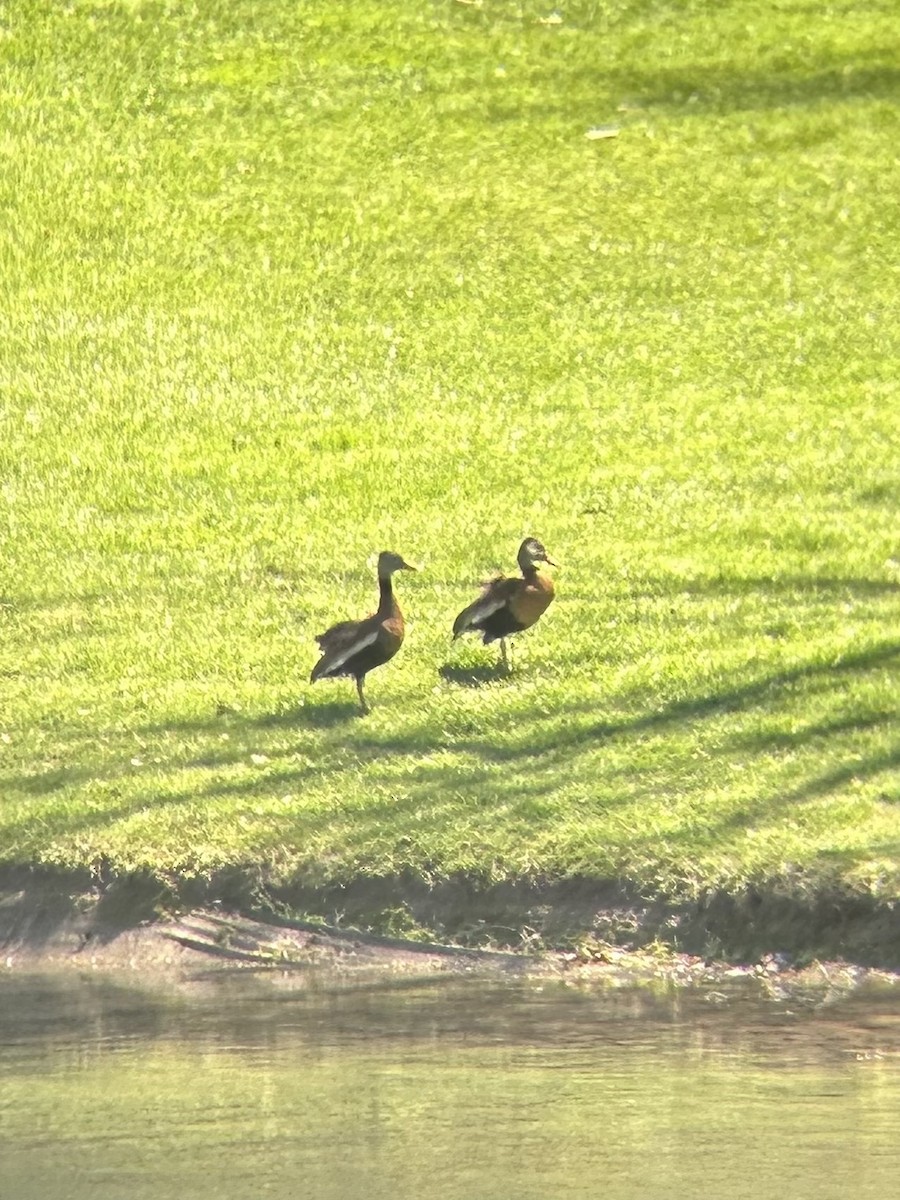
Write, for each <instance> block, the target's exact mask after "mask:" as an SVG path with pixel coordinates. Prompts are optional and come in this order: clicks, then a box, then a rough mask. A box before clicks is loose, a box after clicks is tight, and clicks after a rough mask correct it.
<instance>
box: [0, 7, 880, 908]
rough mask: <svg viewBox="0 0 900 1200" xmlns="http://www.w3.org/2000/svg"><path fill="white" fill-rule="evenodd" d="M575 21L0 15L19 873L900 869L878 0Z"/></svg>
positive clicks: (2, 700) (6, 701) (809, 877)
mask: <svg viewBox="0 0 900 1200" xmlns="http://www.w3.org/2000/svg"><path fill="white" fill-rule="evenodd" d="M251 8H252V13H251V11H250V9H251ZM546 15H547V12H546V11H545V10H544V8H543V7H541V6H539V5H530V4H526V5H512V4H491V5H488V4H485V5H482V6H479V7H476V6H465V5H454V4H446V5H445V4H416V5H394V4H388V5H385V4H377V5H376V4H370V5H366V4H354V5H352V6H351V5H326V4H309V5H305V6H300V7H297V6H285V5H281V4H279V3H273V4H270V5H268V6H265V11H260V10H259V8H258V6H255V5H254V6H246V5H241V4H238V5H219V6H215V5H214V6H213V7H212V8H211V9H209V10H208V11H206V10H204V13H203V14H200V13H193V12H190V11H187V10H185V11H184V12H175V11H173V10H169V9H165V8H160V7H158V6H154V5H152V4H148V5H119V4H109V5H93V4H80V3H76V4H74V5H70V6H69V8H68V9H67V10H63V9H59V10H56V9H46V10H45V9H43V8H41V7H40V6H36V5H30V4H24V3H23V4H19V5H16V6H13V8H12V9H10V10H9V11H8V12H7V14H6V15H5V16H4V18H3V21H4V23H5V24H4V40H3V42H2V45H3V48H4V49H3V53H4V56H5V62H6V66H7V74H6V80H7V82H6V84H5V85H4V86H5V88H6V93H5V102H6V108H5V111H6V112H7V113H8V122H7V129H6V133H5V135H4V139H3V143H2V147H3V153H4V155H5V162H6V163H7V165H8V167H9V170H8V171H7V172H5V173H4V174H3V180H4V181H5V182H0V189H3V194H4V197H5V201H6V203H7V206H8V208H9V214H10V215H9V220H8V221H7V222H5V223H4V227H3V229H2V230H0V264H2V266H3V271H4V279H5V280H6V284H7V294H8V304H7V305H6V307H5V308H4V310H3V312H2V313H0V337H2V338H3V344H4V347H5V349H6V353H5V354H4V355H3V356H2V358H0V396H2V400H0V406H2V407H0V431H2V438H0V470H2V477H0V495H2V505H3V515H4V534H3V555H2V558H0V684H2V687H0V738H2V740H0V755H2V758H0V763H2V771H3V783H2V792H0V846H2V848H3V849H2V854H3V857H4V858H6V859H7V860H10V861H33V860H36V861H44V862H54V863H60V864H64V865H78V864H93V863H98V862H101V861H102V862H105V863H109V864H112V866H113V868H114V869H117V870H123V871H124V870H147V869H149V870H153V871H158V872H160V873H181V874H186V875H189V876H190V875H197V876H203V875H208V874H210V873H212V872H215V871H217V870H219V869H221V868H223V867H227V866H229V865H234V864H239V865H250V866H259V867H261V868H262V869H263V870H264V871H267V872H269V873H270V874H271V876H272V877H273V878H275V877H277V878H279V879H289V878H296V879H299V880H301V881H307V882H316V883H333V882H341V881H346V880H349V879H352V878H355V877H359V876H360V875H362V876H365V875H367V874H368V875H371V876H381V877H384V876H390V875H393V874H398V875H399V874H402V873H412V874H413V875H418V876H419V877H421V878H423V879H429V880H438V879H443V878H448V877H450V876H452V875H454V874H457V873H460V872H462V873H468V874H470V875H472V876H476V877H479V878H484V879H489V880H502V879H506V878H520V877H528V878H532V879H559V878H568V877H574V876H577V875H585V876H587V877H589V878H594V879H609V878H625V879H628V880H629V881H631V882H633V883H635V884H637V885H638V886H640V887H644V888H647V889H657V890H662V891H666V892H668V893H672V894H674V893H677V894H681V895H685V894H686V895H697V894H699V893H701V892H703V891H704V890H706V889H709V888H714V887H728V888H735V889H737V888H740V887H742V886H745V885H747V884H749V883H753V884H757V885H760V886H763V885H765V886H771V887H781V888H784V889H788V890H790V889H801V890H802V889H812V890H815V888H816V887H822V886H825V885H828V886H833V887H836V888H841V887H846V888H851V889H859V890H862V891H866V890H869V891H872V892H874V893H875V894H877V895H879V896H884V897H891V896H894V895H896V888H897V865H896V864H897V861H898V849H900V846H898V838H900V834H898V817H897V802H898V789H897V776H898V771H897V766H898V763H897V752H898V750H897V748H898V727H897V720H896V695H897V685H898V647H900V630H898V622H897V602H898V598H900V545H898V542H897V533H896V530H897V512H898V488H897V478H896V461H897V457H898V454H897V451H898V446H897V440H898V439H897V424H896V417H895V415H894V414H895V409H896V401H897V385H896V377H897V353H896V334H895V332H894V331H895V330H896V328H897V327H898V321H897V315H898V314H897V311H896V288H895V286H894V280H893V278H892V275H891V270H890V264H891V262H892V261H893V258H894V241H895V231H894V229H893V221H892V206H893V194H892V192H891V190H890V173H889V169H888V166H889V163H890V162H891V161H892V155H893V153H894V150H893V147H894V145H895V144H896V134H897V118H896V111H895V109H894V108H893V107H892V105H891V97H890V92H891V87H892V84H893V83H895V82H896V71H895V68H894V67H893V65H892V64H893V63H894V62H895V61H896V48H897V33H896V29H895V22H894V21H893V19H892V16H893V14H892V12H891V11H890V6H888V5H881V4H871V5H869V6H867V7H866V9H865V12H864V13H863V14H862V15H861V14H860V12H859V10H858V7H857V6H849V5H847V6H841V5H838V6H834V5H832V6H831V7H830V8H829V10H828V14H827V19H824V18H823V17H822V14H821V12H820V11H819V10H818V9H817V8H816V7H815V6H814V5H812V4H807V3H798V4H796V5H794V6H793V7H790V8H782V9H779V10H778V11H777V12H774V11H772V10H771V8H770V6H764V5H753V4H751V5H749V6H748V5H730V6H729V5H726V6H724V7H720V8H719V9H717V10H716V11H715V12H714V13H712V12H710V10H709V6H707V5H702V6H701V5H681V4H679V5H666V4H661V5H658V6H651V7H650V8H647V6H644V5H632V4H628V3H622V4H618V5H613V6H603V7H602V8H601V7H600V6H597V5H595V4H588V3H584V4H574V5H572V6H570V7H569V8H568V9H567V10H566V11H565V12H562V13H561V15H562V17H563V19H562V21H561V22H559V23H552V24H546V23H544V22H542V20H541V18H542V17H546ZM606 124H615V126H616V127H617V129H618V135H617V136H616V137H615V138H609V139H601V140H591V139H589V138H587V137H586V136H585V135H586V132H587V131H588V130H589V129H591V128H593V127H595V126H598V125H606ZM526 534H533V535H536V536H539V537H540V538H541V539H542V540H543V541H544V542H545V544H546V545H547V547H548V550H549V551H550V553H551V555H552V556H553V557H554V558H556V559H558V560H559V562H560V564H561V567H560V570H559V572H558V597H557V600H556V601H555V603H554V605H553V606H552V607H551V609H550V610H549V611H548V612H547V614H546V615H545V616H544V618H542V620H541V622H540V623H539V624H538V625H537V626H536V627H535V628H534V629H533V630H531V631H529V632H527V633H525V634H523V635H521V636H520V637H518V638H516V639H514V644H513V661H514V664H515V671H514V673H513V674H512V676H511V677H509V678H504V677H503V676H502V675H501V674H500V673H499V672H498V670H497V650H496V647H483V646H481V645H480V644H479V643H477V642H474V641H472V642H470V643H467V644H460V643H457V644H451V641H450V630H451V626H452V621H453V618H454V616H455V614H456V613H457V612H458V611H459V609H460V608H461V607H462V605H463V604H464V603H466V602H467V601H468V600H469V599H470V598H471V597H472V595H473V594H474V592H473V589H474V588H475V587H476V586H477V584H478V582H479V581H480V580H481V579H483V578H485V577H486V576H488V575H490V574H491V573H492V572H493V571H495V570H510V569H513V567H514V560H515V551H516V548H517V546H518V543H519V541H520V540H521V538H522V537H523V536H525V535H526ZM383 548H389V549H393V550H396V551H399V552H401V553H402V554H404V555H405V556H407V557H409V558H410V559H412V560H415V561H418V562H419V563H420V564H421V566H422V568H423V569H422V571H421V573H420V574H418V575H417V576H416V577H415V578H404V579H402V580H401V581H399V582H398V593H399V596H400V600H401V604H402V606H403V608H404V611H405V613H406V615H407V620H408V631H407V639H406V644H405V645H404V647H403V649H402V651H401V652H400V654H399V655H398V657H397V658H396V659H395V660H394V661H393V662H392V663H390V664H389V665H388V666H386V667H384V668H382V669H379V670H378V671H377V672H373V674H372V677H371V679H370V681H369V684H368V694H369V698H370V700H371V703H372V705H373V712H372V714H371V716H370V717H368V718H366V719H365V720H360V719H359V718H358V716H357V714H356V706H355V702H354V697H353V688H352V684H351V683H348V682H347V681H333V682H332V681H323V682H321V683H319V684H317V685H316V687H315V688H314V689H313V688H310V687H309V685H308V683H307V680H308V676H309V671H310V668H311V665H312V663H313V662H314V661H315V647H314V644H313V641H312V637H313V635H314V634H315V633H318V632H320V631H321V630H322V629H324V628H325V627H326V626H327V625H328V624H330V623H331V622H333V621H335V620H338V619H341V618H345V617H358V616H362V615H364V614H365V613H367V612H370V611H372V609H373V608H374V606H375V596H376V588H375V579H374V559H375V556H376V555H377V552H378V551H379V550H381V549H383Z"/></svg>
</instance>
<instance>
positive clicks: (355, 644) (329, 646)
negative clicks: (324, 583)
mask: <svg viewBox="0 0 900 1200" xmlns="http://www.w3.org/2000/svg"><path fill="white" fill-rule="evenodd" d="M377 638H378V625H377V624H376V623H375V621H374V620H373V619H372V618H371V617H369V618H367V619H366V620H365V621H341V622H340V623H339V624H337V625H332V627H331V628H330V629H326V630H325V632H324V633H321V634H319V636H318V637H317V638H316V641H317V642H318V643H319V645H320V647H321V648H322V657H321V658H320V659H319V661H318V662H317V663H316V665H315V666H314V667H313V670H312V675H311V676H310V678H311V679H312V680H313V681H315V680H316V679H321V678H322V677H323V676H327V675H334V674H335V673H336V672H339V671H340V670H341V669H342V668H343V667H345V666H346V665H347V663H348V662H349V661H350V660H351V659H352V658H353V657H354V655H356V654H359V652H360V651H361V650H365V648H366V647H367V646H371V645H372V643H373V642H374V641H376V640H377Z"/></svg>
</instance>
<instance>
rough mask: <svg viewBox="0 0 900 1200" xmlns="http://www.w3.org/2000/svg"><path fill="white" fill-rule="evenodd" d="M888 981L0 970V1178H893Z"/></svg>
mask: <svg viewBox="0 0 900 1200" xmlns="http://www.w3.org/2000/svg"><path fill="white" fill-rule="evenodd" d="M898 1180H900V992H898V989H891V988H889V987H882V988H876V989H874V990H869V991H867V992H863V993H855V994H852V995H835V994H829V993H821V994H818V995H813V996H805V997H804V996H800V997H795V998H794V999H793V1000H790V1001H777V1002H776V1001H773V1000H772V999H769V998H766V997H765V996H763V995H762V994H761V991H760V989H759V986H758V984H756V983H754V982H752V981H743V982H739V983H736V984H735V985H733V986H731V987H728V988H725V989H721V988H720V989H718V990H716V991H688V990H680V991H678V990H672V989H669V988H665V987H662V988H660V989H658V990H655V991H654V990H648V989H646V988H645V989H641V990H635V989H627V988H621V987H617V988H609V987H599V986H574V987H573V986H567V985H565V984H562V983H559V982H557V981H552V982H548V981H543V982H524V981H522V980H516V981H510V980H503V979H496V978H494V979H479V978H472V977H456V976H451V977H445V976H441V977H437V978H429V979H409V978H407V979H403V978H401V979H398V978H396V977H392V978H387V979H386V978H383V977H382V978H380V979H379V978H369V979H365V978H362V979H354V980H350V981H344V982H338V981H335V980H333V979H329V977H328V976H325V977H322V978H318V979H317V978H316V976H315V975H308V976H304V977H303V978H302V980H301V981H298V979H297V977H296V976H295V977H293V978H290V977H285V979H284V980H282V981H281V982H279V981H277V980H274V979H272V978H264V979H262V978H255V977H247V976H245V977H242V978H238V979H227V978H219V979H216V980H208V981H206V982H205V983H198V984H195V985H194V986H192V987H189V988H184V987H182V988H178V989H176V988H175V987H174V986H173V987H171V988H169V989H165V988H159V989H157V990H155V991H147V990H141V989H140V988H137V987H135V985H134V983H133V982H129V980H128V979H127V978H116V977H113V976H109V975H107V974H103V975H99V974H98V975H91V974H87V975H85V976H81V977H78V976H74V975H72V974H66V973H57V974H45V975H21V974H9V975H6V976H0V1200H62V1198H65V1200H88V1198H90V1200H104V1198H107V1197H108V1198H110V1200H113V1198H114V1200H126V1198H128V1200H143V1198H147V1200H150V1198H151V1197H152V1198H153V1200H167V1198H168V1197H173V1198H174V1197H178V1198H179V1200H180V1198H181V1197H185V1196H189V1197H204V1198H206V1197H221V1198H223V1200H224V1198H227V1200H232V1198H234V1200H245V1198H250V1197H253V1198H256V1197H260V1196H261V1197H277V1198H281V1197H284V1198H288V1197H290V1198H292V1200H305V1198H306V1197H309V1198H315V1200H338V1198H340V1200H348V1198H354V1197H363V1198H365V1200H378V1198H380V1197H384V1198H386V1200H387V1198H391V1200H422V1198H426V1197H427V1198H430V1197H439V1198H442V1197H446V1198H448V1200H451V1198H452V1200H457V1198H458V1200H463V1198H465V1200H484V1198H491V1200H506V1198H509V1200H530V1198H532V1197H534V1198H537V1197H541V1198H546V1197H551V1198H555V1197H561V1196H566V1197H582V1196H583V1197H603V1198H604V1200H655V1198H656V1197H659V1198H660V1200H661V1198H663V1197H665V1198H666V1200H670V1198H672V1197H676V1198H678V1200H695V1198H698V1197H708V1198H715V1200H723V1198H725V1197H744V1196H746V1197H751V1196H752V1197H754V1200H758V1198H759V1197H760V1196H763V1197H764V1196H772V1195H786V1196H791V1197H792V1198H793V1200H806V1198H807V1197H808V1198H809V1200H813V1198H815V1200H829V1198H831V1197H834V1198H835V1200H837V1197H841V1198H842V1200H843V1198H846V1197H848V1196H853V1197H854V1198H855V1200H870V1198H871V1200H875V1198H877V1200H884V1197H886V1196H891V1195H896V1194H897V1188H898Z"/></svg>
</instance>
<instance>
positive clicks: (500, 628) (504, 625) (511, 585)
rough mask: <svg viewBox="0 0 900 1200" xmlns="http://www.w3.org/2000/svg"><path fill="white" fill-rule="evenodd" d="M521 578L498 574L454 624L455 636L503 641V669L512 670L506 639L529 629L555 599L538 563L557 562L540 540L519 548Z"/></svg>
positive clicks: (501, 644)
mask: <svg viewBox="0 0 900 1200" xmlns="http://www.w3.org/2000/svg"><path fill="white" fill-rule="evenodd" d="M518 559H519V567H520V569H521V571H522V576H521V578H517V577H516V576H513V577H511V578H508V577H507V576H504V575H498V576H497V577H496V578H494V579H490V580H488V582H487V583H486V584H485V585H484V589H483V590H482V593H481V595H480V596H479V597H478V599H477V600H476V601H475V602H474V603H473V604H470V605H469V607H468V608H464V609H463V610H462V612H461V613H460V614H459V616H458V617H457V618H456V620H455V621H454V622H453V637H454V638H458V637H459V636H460V634H463V633H481V634H483V635H484V642H485V644H487V643H488V642H495V641H497V639H498V638H499V639H500V653H501V655H502V656H503V666H504V669H505V670H507V671H508V670H509V659H508V658H507V654H506V639H507V638H508V637H509V635H510V634H511V633H519V632H520V631H521V630H523V629H528V628H529V626H531V625H533V624H534V623H535V621H537V620H538V618H539V617H540V616H541V614H542V613H543V612H544V611H545V609H546V608H547V606H548V605H549V604H550V601H551V600H552V599H553V581H552V580H551V578H550V576H549V575H543V574H541V572H540V571H539V570H538V567H537V564H538V563H542V562H545V563H549V564H550V566H551V567H555V566H556V563H555V562H554V561H553V559H552V558H550V557H549V556H548V554H547V551H546V550H545V549H544V547H543V546H542V545H541V543H540V542H539V541H538V540H537V538H526V539H525V541H524V542H523V543H522V545H521V546H520V547H519V554H518Z"/></svg>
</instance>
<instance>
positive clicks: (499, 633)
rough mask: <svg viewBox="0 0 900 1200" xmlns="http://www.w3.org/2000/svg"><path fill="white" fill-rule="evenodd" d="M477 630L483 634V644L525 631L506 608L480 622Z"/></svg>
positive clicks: (525, 627)
mask: <svg viewBox="0 0 900 1200" xmlns="http://www.w3.org/2000/svg"><path fill="white" fill-rule="evenodd" d="M478 628H479V629H480V630H481V631H482V632H483V633H484V641H485V643H488V642H494V641H496V640H497V638H503V637H509V635H510V634H511V633H521V631H522V630H523V629H527V628H528V626H527V625H523V624H522V622H521V621H519V620H517V618H516V617H514V616H513V614H512V613H511V612H510V611H509V609H508V608H498V609H497V611H496V612H492V613H491V615H490V616H489V617H487V618H485V620H484V621H482V622H480V624H479V626H478Z"/></svg>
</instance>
